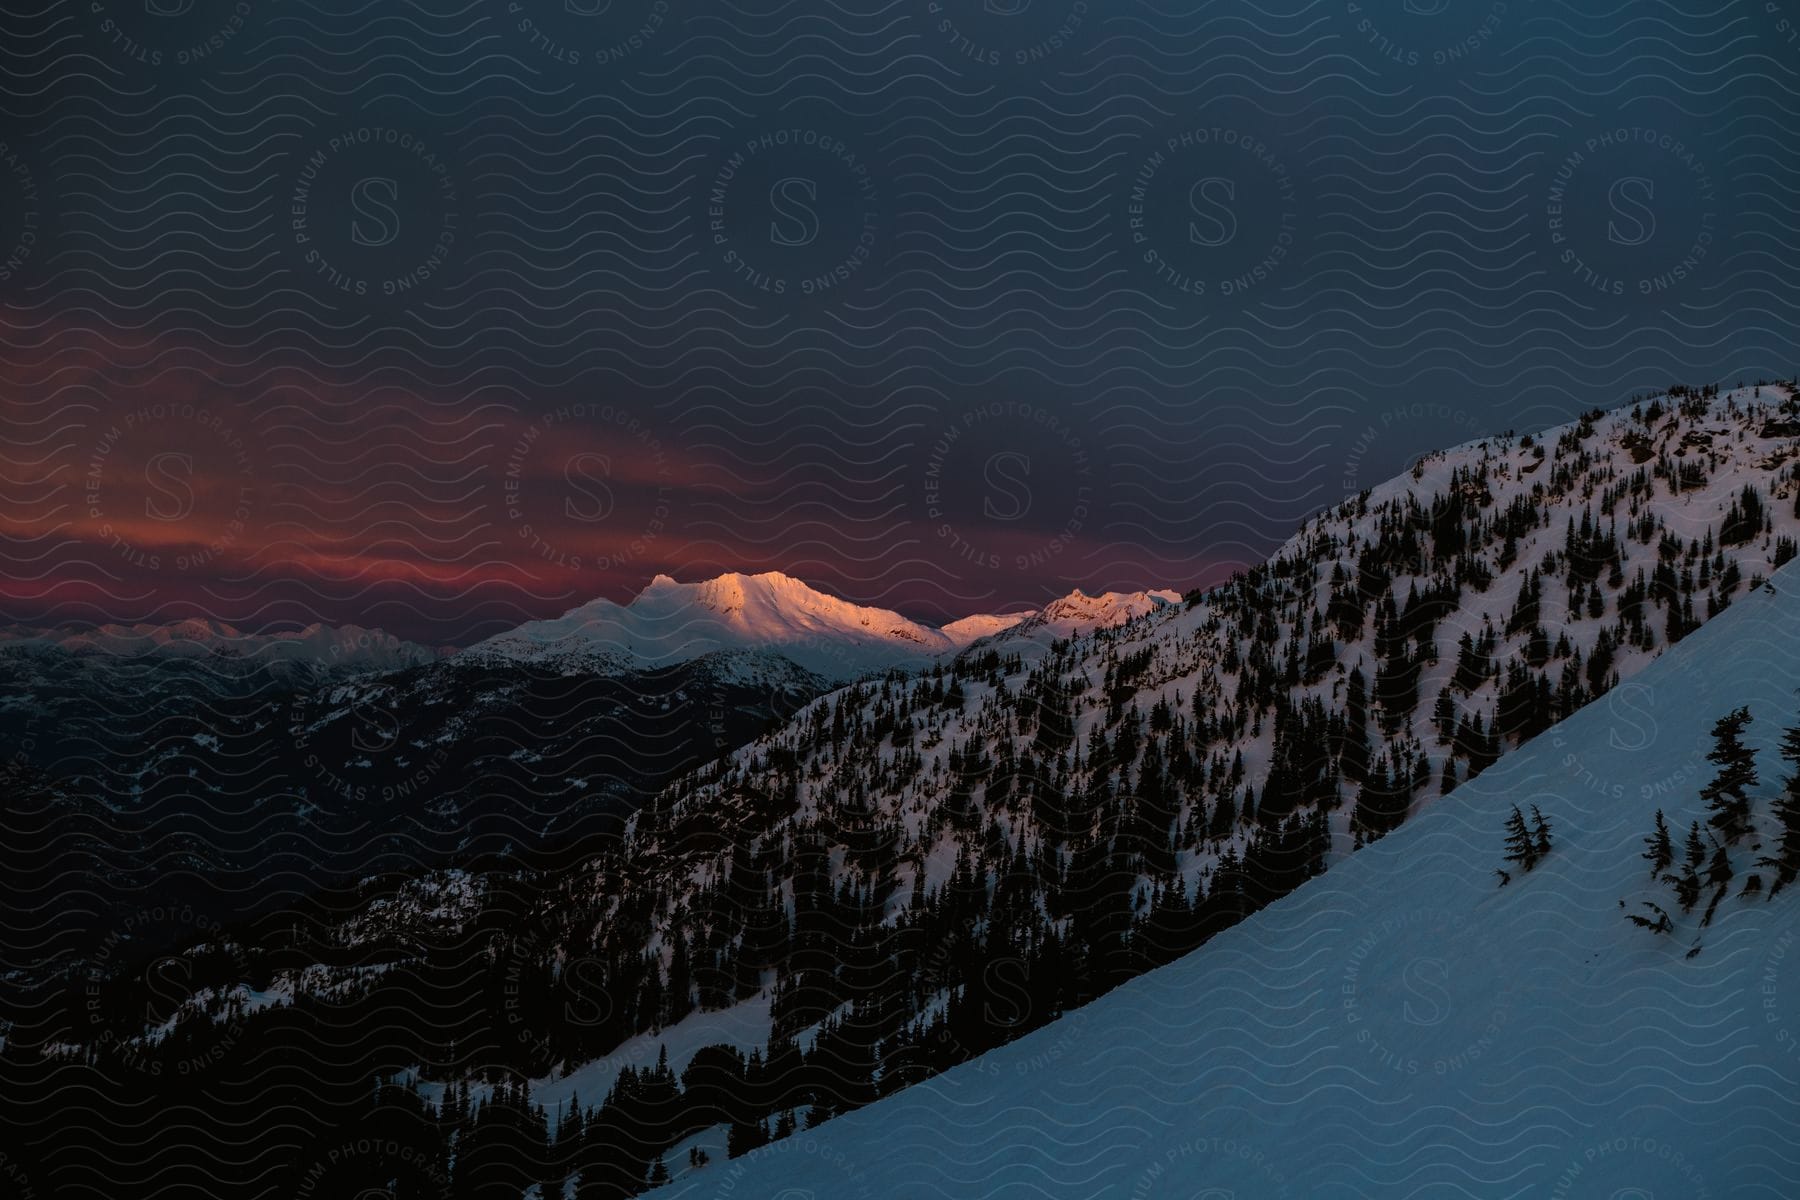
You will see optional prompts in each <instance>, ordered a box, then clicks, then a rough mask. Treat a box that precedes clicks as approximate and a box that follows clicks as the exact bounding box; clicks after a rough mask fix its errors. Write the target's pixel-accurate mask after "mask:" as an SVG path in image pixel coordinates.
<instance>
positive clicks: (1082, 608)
mask: <svg viewBox="0 0 1800 1200" xmlns="http://www.w3.org/2000/svg"><path fill="white" fill-rule="evenodd" d="M1178 599H1179V595H1178V594H1177V593H1174V592H1138V593H1129V594H1121V593H1116V592H1108V593H1107V594H1106V595H1104V596H1098V597H1089V596H1084V595H1082V593H1081V592H1080V591H1079V590H1077V591H1076V592H1074V593H1073V594H1072V595H1070V596H1067V597H1064V598H1062V599H1059V600H1056V601H1053V602H1052V603H1051V604H1049V605H1047V606H1046V607H1045V608H1043V609H1041V610H1037V611H1035V612H1034V611H1029V610H1027V611H1024V612H1015V613H1005V614H986V613H983V614H976V615H973V616H968V617H963V618H961V619H959V620H956V621H952V622H950V623H949V624H947V625H944V626H942V627H933V626H930V625H924V624H921V623H919V622H917V621H913V620H909V619H908V618H906V617H903V616H901V615H900V614H899V613H896V612H891V611H889V610H888V609H885V608H872V607H868V606H865V605H860V604H853V603H851V602H850V601H848V600H843V599H840V598H839V597H837V596H832V595H828V594H826V593H824V592H821V591H819V590H817V589H816V588H813V587H811V586H809V585H807V584H805V583H802V582H801V581H800V580H798V579H794V578H792V577H791V576H788V575H784V574H782V573H781V572H779V571H766V572H763V573H762V574H758V575H745V574H740V573H738V572H731V573H728V574H725V575H720V576H718V577H717V578H714V579H708V580H704V581H701V582H698V583H677V582H676V581H675V580H674V579H672V578H670V577H669V576H667V575H658V576H656V578H655V579H653V580H651V582H650V585H649V586H648V587H646V588H645V589H644V590H643V591H642V592H640V593H638V595H637V596H636V597H635V598H634V599H632V601H631V602H630V603H629V604H616V603H614V602H613V601H611V600H594V601H590V602H589V603H587V604H583V605H582V606H580V607H579V608H575V609H571V610H570V611H569V612H567V613H564V614H563V615H562V616H560V617H556V618H554V619H551V620H544V621H530V622H527V623H525V624H524V625H521V626H519V627H518V628H516V629H512V630H508V631H507V632H505V633H502V634H498V635H496V636H494V637H491V638H488V639H487V640H486V641H483V642H479V643H477V644H476V645H474V646H471V647H470V648H469V649H468V650H465V651H464V652H463V654H464V656H465V657H467V658H470V659H474V660H478V661H502V662H534V663H551V664H557V665H560V666H561V667H562V668H563V669H565V670H569V671H594V670H619V669H637V670H641V669H643V668H646V667H655V666H667V665H669V664H670V663H675V662H685V661H688V660H690V659H694V658H698V657H700V656H702V655H705V654H711V653H715V652H717V651H720V650H742V649H758V650H768V651H773V652H775V653H778V654H780V655H782V656H784V657H786V658H788V659H791V660H792V661H793V662H795V663H797V664H798V665H799V666H800V667H802V668H804V669H805V670H807V671H810V672H812V673H813V674H815V675H818V676H821V677H822V678H825V679H831V680H836V681H839V682H847V681H849V680H851V679H855V678H858V677H860V676H863V675H868V674H871V673H878V672H881V671H884V670H888V669H890V668H894V667H915V666H919V665H921V664H925V663H929V662H931V661H932V660H933V659H936V658H939V657H942V656H944V655H947V654H954V653H956V652H957V651H960V650H963V649H966V648H967V647H969V646H970V645H971V644H973V643H975V642H977V641H980V640H982V639H984V638H993V637H995V636H996V635H1001V634H1005V633H1008V632H1009V631H1013V632H1016V633H1017V634H1019V635H1020V636H1026V635H1038V640H1046V641H1047V640H1048V639H1050V638H1055V637H1065V638H1066V637H1071V636H1073V635H1075V634H1077V633H1081V632H1086V631H1089V630H1093V629H1098V628H1104V627H1106V626H1109V625H1114V624H1117V623H1119V622H1121V621H1125V620H1128V619H1130V618H1132V617H1134V616H1138V615H1141V614H1142V613H1144V612H1147V611H1149V610H1150V609H1152V608H1154V607H1156V606H1158V605H1161V604H1165V603H1168V602H1170V601H1171V600H1178Z"/></svg>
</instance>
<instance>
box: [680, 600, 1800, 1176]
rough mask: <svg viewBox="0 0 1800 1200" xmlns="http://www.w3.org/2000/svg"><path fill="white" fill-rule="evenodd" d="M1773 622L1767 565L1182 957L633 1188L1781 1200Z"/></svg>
mask: <svg viewBox="0 0 1800 1200" xmlns="http://www.w3.org/2000/svg"><path fill="white" fill-rule="evenodd" d="M1797 631H1800V566H1793V565H1790V566H1788V567H1786V568H1784V569H1783V570H1781V571H1780V572H1778V573H1777V574H1776V575H1775V576H1774V577H1773V579H1772V580H1771V582H1770V583H1769V584H1766V585H1764V586H1763V587H1761V588H1759V589H1756V590H1755V591H1751V592H1747V593H1744V594H1742V595H1741V596H1740V598H1739V599H1738V600H1737V602H1735V603H1734V604H1733V605H1732V607H1731V609H1730V611H1729V612H1727V613H1725V614H1724V615H1723V616H1721V617H1720V618H1719V619H1718V620H1717V621H1715V622H1712V623H1710V624H1708V625H1707V626H1706V628H1704V629H1702V630H1700V631H1699V632H1698V633H1697V634H1695V635H1694V636H1692V637H1690V638H1687V639H1685V640H1684V641H1683V642H1682V643H1681V644H1680V645H1679V646H1676V647H1674V648H1673V649H1671V650H1669V651H1668V652H1667V654H1666V655H1665V656H1663V657H1661V658H1659V659H1658V661H1656V662H1654V663H1652V664H1650V666H1649V667H1648V668H1647V669H1646V670H1645V671H1644V672H1643V673H1642V674H1641V675H1640V676H1638V678H1637V679H1635V680H1634V681H1633V682H1632V683H1631V684H1629V685H1626V686H1625V687H1623V688H1621V689H1620V690H1619V691H1617V692H1615V693H1613V695H1612V696H1610V697H1608V698H1607V699H1606V700H1604V701H1602V702H1601V703H1598V704H1592V705H1589V706H1588V707H1587V708H1586V709H1584V710H1583V711H1581V712H1580V713H1577V714H1576V715H1575V716H1573V717H1572V718H1570V719H1569V720H1568V721H1566V722H1564V723H1563V724H1561V725H1559V726H1558V727H1557V728H1556V729H1555V730H1554V731H1553V732H1552V733H1550V734H1548V735H1546V736H1543V737H1539V738H1537V739H1534V740H1533V741H1532V742H1531V743H1530V744H1529V745H1527V746H1525V747H1523V748H1521V749H1519V750H1518V751H1517V752H1516V753H1513V754H1509V755H1507V756H1505V758H1504V759H1503V761H1502V762H1500V763H1499V764H1497V765H1496V766H1495V767H1493V768H1492V769H1490V770H1488V771H1487V772H1485V773H1483V774H1482V776H1481V777H1480V778H1479V779H1477V780H1475V781H1473V782H1466V783H1464V784H1463V785H1462V786H1461V787H1459V788H1458V789H1457V791H1456V794H1455V795H1454V797H1452V798H1451V799H1450V800H1449V801H1448V802H1446V803H1443V804H1438V805H1433V806H1430V808H1429V810H1428V811H1425V812H1423V813H1420V814H1417V816H1416V818H1415V819H1412V820H1409V821H1408V822H1407V824H1406V825H1405V827H1404V828H1402V829H1400V830H1397V831H1396V832H1394V833H1393V834H1392V835H1391V836H1389V837H1387V838H1385V839H1383V840H1381V841H1380V842H1379V843H1377V844H1375V845H1372V846H1369V847H1368V848H1367V849H1365V850H1364V851H1363V852H1361V853H1358V854H1356V855H1354V856H1352V857H1351V858H1350V859H1349V860H1347V861H1344V862H1342V863H1340V864H1337V865H1335V866H1333V867H1332V869H1331V870H1330V872H1329V873H1328V874H1327V875H1326V876H1325V877H1324V878H1322V879H1318V880H1315V881H1313V882H1312V883H1309V884H1308V885H1306V886H1305V887H1303V888H1300V889H1299V890H1298V891H1296V892H1295V893H1294V894H1292V895H1290V896H1288V897H1285V898H1284V899H1282V900H1281V901H1279V902H1278V903H1276V904H1274V905H1271V906H1270V907H1269V908H1267V909H1265V910H1263V911H1262V912H1259V913H1257V914H1256V915H1255V916H1254V917H1253V918H1251V919H1250V920H1247V921H1245V922H1243V923H1242V924H1240V925H1238V926H1237V927H1235V928H1233V929H1230V930H1227V931H1225V932H1224V933H1223V934H1221V935H1220V936H1219V937H1217V938H1215V939H1213V940H1212V941H1210V942H1209V943H1208V944H1207V945H1206V946H1205V947H1204V948H1203V949H1201V950H1198V951H1196V952H1194V953H1192V954H1190V955H1187V956H1186V957H1184V958H1182V959H1179V960H1178V961H1176V962H1174V963H1171V964H1170V965H1168V966H1167V967H1164V968H1162V969H1160V970H1157V971H1154V972H1150V973H1148V974H1146V975H1144V976H1143V977H1141V978H1138V979H1135V980H1132V981H1130V982H1129V983H1127V984H1125V985H1124V986H1121V987H1119V988H1117V989H1115V990H1114V991H1112V992H1111V993H1109V994H1108V995H1106V996H1104V997H1102V998H1101V999H1099V1000H1097V1001H1096V1002H1095V1003H1093V1004H1091V1005H1088V1006H1087V1007H1085V1008H1081V1009H1078V1010H1076V1011H1074V1012H1071V1013H1068V1014H1066V1015H1064V1016H1062V1017H1061V1018H1059V1019H1058V1020H1056V1021H1053V1022H1050V1023H1049V1024H1048V1025H1046V1026H1044V1027H1043V1028H1040V1029H1037V1030H1035V1031H1034V1032H1032V1033H1031V1034H1029V1035H1028V1036H1025V1037H1022V1038H1019V1039H1018V1040H1016V1041H1014V1042H1012V1043H1011V1044H1010V1045H1007V1046H1003V1047H999V1048H996V1049H994V1050H992V1051H990V1052H989V1053H987V1054H985V1055H983V1056H982V1057H980V1058H978V1059H976V1060H975V1061H972V1062H969V1063H965V1064H963V1065H961V1066H959V1067H955V1068H952V1069H951V1070H949V1071H946V1072H945V1073H943V1074H942V1075H940V1076H938V1077H936V1078H933V1079H931V1080H929V1081H927V1082H925V1083H923V1084H920V1085H919V1086H917V1087H913V1088H910V1089H907V1090H905V1091H903V1092H900V1093H899V1094H896V1095H894V1096H891V1097H887V1098H884V1099H882V1100H880V1101H878V1102H876V1103H873V1104H870V1105H868V1106H866V1107H865V1108H863V1109H861V1110H859V1111H857V1112H854V1113H850V1114H847V1115H846V1116H844V1117H843V1118H841V1119H838V1120H834V1121H832V1122H830V1123H829V1124H827V1125H825V1126H824V1127H823V1128H820V1129H817V1130H813V1131H810V1132H808V1133H806V1134H805V1135H803V1136H800V1137H795V1138H791V1139H786V1140H783V1141H777V1142H775V1143H773V1144H770V1145H768V1146H766V1147H763V1148H761V1149H759V1150H757V1151H754V1152H752V1153H750V1154H748V1155H745V1156H741V1157H739V1158H737V1159H736V1160H735V1161H732V1162H728V1163H720V1164H716V1165H709V1166H708V1167H706V1168H705V1169H703V1170H700V1171H693V1170H691V1169H690V1168H689V1165H688V1164H687V1163H686V1162H684V1161H683V1160H682V1158H681V1155H679V1154H671V1155H670V1156H669V1162H668V1164H667V1168H666V1169H667V1170H668V1171H669V1173H670V1174H671V1175H674V1176H679V1178H677V1179H676V1180H675V1186H674V1187H672V1188H669V1189H667V1190H664V1191H658V1192H656V1193H654V1195H655V1196H657V1197H658V1198H659V1200H663V1198H665V1197H666V1200H703V1198H708V1197H719V1196H723V1195H731V1196H758V1197H770V1196H807V1195H811V1196H818V1197H832V1198H834V1200H856V1198H859V1197H863V1198H869V1200H873V1198H875V1197H921V1198H923V1197H931V1198H934V1200H942V1198H947V1197H958V1198H964V1197H967V1198H973V1197H992V1198H996V1200H997V1198H999V1197H1003V1196H1004V1197H1013V1196H1020V1195H1028V1196H1032V1197H1041V1198H1042V1200H1148V1198H1149V1197H1188V1198H1193V1197H1200V1198H1219V1200H1223V1198H1227V1197H1243V1198H1245V1200H1249V1198H1252V1197H1254V1198H1255V1200H1366V1198H1369V1197H1383V1198H1392V1200H1435V1198H1438V1197H1444V1196H1464V1197H1514V1198H1517V1200H1650V1198H1652V1197H1657V1198H1674V1197H1679V1198H1680V1200H1726V1198H1727V1197H1733V1198H1739V1197H1759V1196H1761V1197H1771V1198H1773V1197H1778V1196H1780V1197H1785V1196H1792V1195H1794V1194H1795V1162H1794V1157H1793V1152H1792V1148H1793V1130H1794V1129H1795V1128H1796V1127H1797V1126H1800V1094H1797V1093H1796V1090H1795V1086H1794V1085H1795V1082H1796V1080H1797V1079H1800V1053H1797V1051H1800V1042H1797V1041H1796V1032H1797V1031H1800V1004H1797V1003H1796V996H1797V995H1800V930H1796V927H1795V926H1796V917H1800V888H1796V886H1795V883H1796V879H1797V876H1800V697H1797V696H1796V694H1795V691H1794V684H1795V681H1796V678H1800V638H1797V637H1796V632H1797ZM1521 814H1523V815H1521ZM1540 818H1541V826H1542V829H1543V833H1542V835H1541V837H1540V836H1539V835H1538V834H1537V833H1536V831H1535V829H1534V830H1533V832H1532V835H1531V836H1530V837H1529V838H1528V839H1521V838H1519V837H1518V836H1517V832H1516V831H1517V830H1518V829H1519V828H1520V827H1521V826H1526V825H1530V826H1534V827H1535V826H1538V825H1539V824H1540ZM1509 829H1511V830H1513V831H1514V832H1513V833H1512V834H1509V833H1508V830H1509ZM1659 830H1672V831H1673V837H1672V839H1671V838H1670V837H1668V836H1667V834H1666V833H1659V832H1658V831H1659ZM1684 835H1685V836H1684ZM1670 841H1672V842H1673V847H1672V849H1671V847H1670V845H1669V843H1670ZM1684 842H1691V843H1693V846H1694V848H1693V849H1689V850H1686V851H1685V852H1684V850H1683V844H1684ZM1540 851H1541V852H1540ZM1497 870H1504V871H1506V872H1507V874H1506V875H1505V876H1498V875H1497V874H1496V871H1497ZM1696 877H1699V878H1700V879H1701V880H1702V882H1701V883H1700V884H1699V886H1694V885H1693V883H1692V882H1691V881H1692V880H1694V879H1695V878H1696ZM1658 911H1660V912H1661V917H1660V919H1659V918H1657V917H1656V916H1655V914H1656V912H1658ZM1640 914H1643V915H1644V916H1645V917H1647V918H1649V919H1646V920H1642V921H1638V920H1634V919H1633V918H1635V917H1637V916H1639V915H1640ZM797 1115H798V1118H799V1119H800V1120H802V1121H804V1120H805V1119H806V1118H807V1113H806V1111H805V1110H804V1109H803V1108H802V1109H800V1110H799V1111H798V1113H797Z"/></svg>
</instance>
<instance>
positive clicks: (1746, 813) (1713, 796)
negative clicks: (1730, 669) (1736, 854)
mask: <svg viewBox="0 0 1800 1200" xmlns="http://www.w3.org/2000/svg"><path fill="white" fill-rule="evenodd" d="M1749 724H1750V710H1749V709H1748V708H1738V709H1734V710H1732V711H1731V712H1730V713H1728V714H1726V715H1725V716H1723V717H1720V718H1719V720H1718V723H1717V724H1715V725H1714V726H1713V731H1712V732H1713V743H1714V744H1713V748H1712V751H1711V753H1709V754H1708V755H1707V756H1706V761H1708V762H1710V763H1714V764H1716V765H1717V766H1718V768H1719V773H1718V774H1717V775H1715V776H1714V777H1713V781H1712V782H1711V783H1709V784H1707V785H1706V787H1705V788H1704V789H1702V790H1701V792H1700V798H1701V799H1702V800H1705V801H1706V804H1707V808H1708V809H1709V810H1710V811H1711V813H1712V816H1711V817H1710V818H1709V819H1708V820H1707V824H1708V825H1711V826H1713V827H1714V828H1715V829H1717V830H1718V831H1719V836H1721V837H1723V838H1724V839H1725V841H1726V842H1727V843H1731V842H1735V841H1737V840H1738V839H1739V838H1741V837H1743V836H1744V834H1746V833H1748V832H1749V831H1750V797H1749V796H1748V795H1747V794H1746V789H1748V788H1752V787H1755V786H1756V752H1755V751H1753V750H1751V749H1750V748H1749V747H1747V746H1745V745H1744V743H1743V733H1744V729H1745V727H1746V726H1748V725H1749Z"/></svg>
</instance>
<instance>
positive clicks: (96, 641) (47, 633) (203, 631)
mask: <svg viewBox="0 0 1800 1200" xmlns="http://www.w3.org/2000/svg"><path fill="white" fill-rule="evenodd" d="M7 649H22V650H32V649H55V650H61V651H64V652H66V653H70V654H105V655H112V656H117V657H126V658H138V657H144V656H156V657H168V658H190V659H202V658H212V657H224V658H233V659H242V660H246V661H250V662H258V663H264V664H275V663H280V664H284V665H310V666H317V667H322V668H325V669H327V670H337V669H355V670H372V671H388V670H400V669H402V668H405V667H411V666H417V665H419V664H421V663H427V662H431V661H433V660H434V659H437V658H439V657H441V656H442V654H443V653H444V652H443V651H441V650H437V649H434V648H432V647H430V646H421V645H418V644H417V643H414V642H408V641H404V640H402V639H401V638H398V637H395V636H394V635H393V634H391V633H387V632H385V631H383V630H380V629H366V628H364V627H362V626H360V625H322V624H318V623H314V624H311V625H308V626H306V627H305V628H303V629H298V630H285V631H282V632H277V633H245V632H243V631H241V630H239V629H238V628H236V627H235V626H233V625H229V624H226V623H225V622H224V621H218V620H214V619H212V618H210V617H187V618H184V619H182V620H179V621H171V622H168V623H165V624H151V623H138V624H133V625H121V624H106V625H99V626H96V627H94V628H92V629H72V628H34V627H27V626H11V627H7V628H5V629H0V651H4V650H7Z"/></svg>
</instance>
